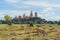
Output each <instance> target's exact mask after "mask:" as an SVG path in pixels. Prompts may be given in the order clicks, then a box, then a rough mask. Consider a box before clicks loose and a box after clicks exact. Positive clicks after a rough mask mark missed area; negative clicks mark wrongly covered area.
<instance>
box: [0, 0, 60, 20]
mask: <svg viewBox="0 0 60 40" xmlns="http://www.w3.org/2000/svg"><path fill="white" fill-rule="evenodd" d="M30 11H33V14H34V12H37V13H38V17H42V18H44V19H46V20H60V0H0V19H3V18H4V15H10V16H11V17H14V16H19V15H20V16H22V15H23V14H24V13H25V14H26V15H29V14H30Z"/></svg>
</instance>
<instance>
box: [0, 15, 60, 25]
mask: <svg viewBox="0 0 60 40" xmlns="http://www.w3.org/2000/svg"><path fill="white" fill-rule="evenodd" d="M30 23H32V24H58V25H60V21H47V20H45V19H42V18H38V17H37V18H34V17H33V18H28V19H26V18H23V19H19V18H18V19H17V18H13V19H12V17H10V16H9V15H5V16H4V20H0V24H9V25H11V24H30Z"/></svg>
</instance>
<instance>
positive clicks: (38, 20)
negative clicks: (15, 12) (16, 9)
mask: <svg viewBox="0 0 60 40" xmlns="http://www.w3.org/2000/svg"><path fill="white" fill-rule="evenodd" d="M12 21H13V23H30V22H33V23H34V22H36V23H42V21H43V19H41V18H40V17H38V16H37V12H35V15H34V16H33V12H32V11H31V12H30V15H29V16H26V15H25V13H24V14H23V17H22V16H18V17H17V16H15V17H14V18H13V20H12Z"/></svg>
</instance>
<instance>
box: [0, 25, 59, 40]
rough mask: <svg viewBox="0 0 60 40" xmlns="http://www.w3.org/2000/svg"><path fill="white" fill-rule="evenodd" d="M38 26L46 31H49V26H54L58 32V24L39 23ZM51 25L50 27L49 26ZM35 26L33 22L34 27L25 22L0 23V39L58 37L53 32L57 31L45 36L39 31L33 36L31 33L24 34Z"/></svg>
mask: <svg viewBox="0 0 60 40" xmlns="http://www.w3.org/2000/svg"><path fill="white" fill-rule="evenodd" d="M39 25H40V27H39V28H42V29H44V30H45V31H46V32H49V29H50V28H54V30H57V32H60V25H57V24H39ZM21 26H23V27H24V28H23V29H24V30H21ZM49 26H51V27H49ZM36 28H37V26H36V24H34V27H32V28H30V27H29V26H28V25H27V24H13V25H11V26H9V25H7V24H0V40H12V38H14V39H15V40H24V39H25V38H27V37H29V38H30V39H31V40H42V39H43V40H44V38H54V37H58V35H56V34H55V33H57V32H50V33H48V35H47V36H46V37H43V35H42V34H41V33H39V35H37V36H33V34H32V33H31V34H24V33H25V32H27V31H29V30H31V31H34V29H36Z"/></svg>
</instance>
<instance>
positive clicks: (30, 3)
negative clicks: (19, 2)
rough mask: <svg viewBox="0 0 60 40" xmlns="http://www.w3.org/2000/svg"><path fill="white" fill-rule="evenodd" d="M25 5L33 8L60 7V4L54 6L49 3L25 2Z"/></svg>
mask: <svg viewBox="0 0 60 40" xmlns="http://www.w3.org/2000/svg"><path fill="white" fill-rule="evenodd" d="M23 3H24V4H26V5H32V6H43V7H60V4H54V3H49V2H40V1H24V2H23Z"/></svg>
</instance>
